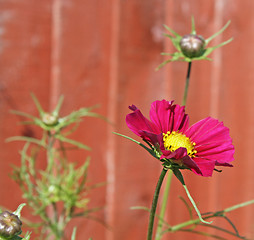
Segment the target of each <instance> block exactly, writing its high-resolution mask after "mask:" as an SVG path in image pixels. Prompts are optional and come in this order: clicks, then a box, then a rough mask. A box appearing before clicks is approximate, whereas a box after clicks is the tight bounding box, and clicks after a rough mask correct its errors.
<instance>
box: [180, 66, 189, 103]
mask: <svg viewBox="0 0 254 240" xmlns="http://www.w3.org/2000/svg"><path fill="white" fill-rule="evenodd" d="M190 73H191V62H189V63H188V70H187V76H186V82H185V89H184V95H183V101H182V105H183V106H185V105H186V101H187V95H188V90H189V83H190Z"/></svg>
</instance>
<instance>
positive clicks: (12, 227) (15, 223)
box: [0, 211, 22, 238]
mask: <svg viewBox="0 0 254 240" xmlns="http://www.w3.org/2000/svg"><path fill="white" fill-rule="evenodd" d="M21 226H22V222H21V221H20V219H19V218H18V216H17V215H15V214H13V213H10V212H8V211H4V212H2V213H1V214H0V236H2V237H7V238H9V237H13V236H15V235H18V234H20V233H21Z"/></svg>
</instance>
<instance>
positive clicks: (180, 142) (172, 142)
mask: <svg viewBox="0 0 254 240" xmlns="http://www.w3.org/2000/svg"><path fill="white" fill-rule="evenodd" d="M163 142H164V147H165V149H167V150H169V151H171V152H174V151H175V150H177V149H178V148H180V147H183V148H186V149H187V154H188V155H189V156H190V157H195V154H196V153H197V150H195V145H196V143H195V142H192V141H191V140H190V139H189V138H188V137H186V136H185V135H184V134H182V133H179V132H175V131H173V132H169V131H168V132H167V133H163Z"/></svg>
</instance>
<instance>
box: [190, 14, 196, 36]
mask: <svg viewBox="0 0 254 240" xmlns="http://www.w3.org/2000/svg"><path fill="white" fill-rule="evenodd" d="M191 33H192V34H194V35H195V34H196V30H195V20H194V17H193V16H192V17H191Z"/></svg>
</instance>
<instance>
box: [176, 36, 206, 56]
mask: <svg viewBox="0 0 254 240" xmlns="http://www.w3.org/2000/svg"><path fill="white" fill-rule="evenodd" d="M180 48H181V51H182V53H183V54H184V55H185V56H186V57H189V58H194V57H200V56H201V55H202V54H203V52H204V48H205V40H204V38H203V37H202V36H200V35H195V34H188V35H184V36H183V37H182V39H181V41H180Z"/></svg>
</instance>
